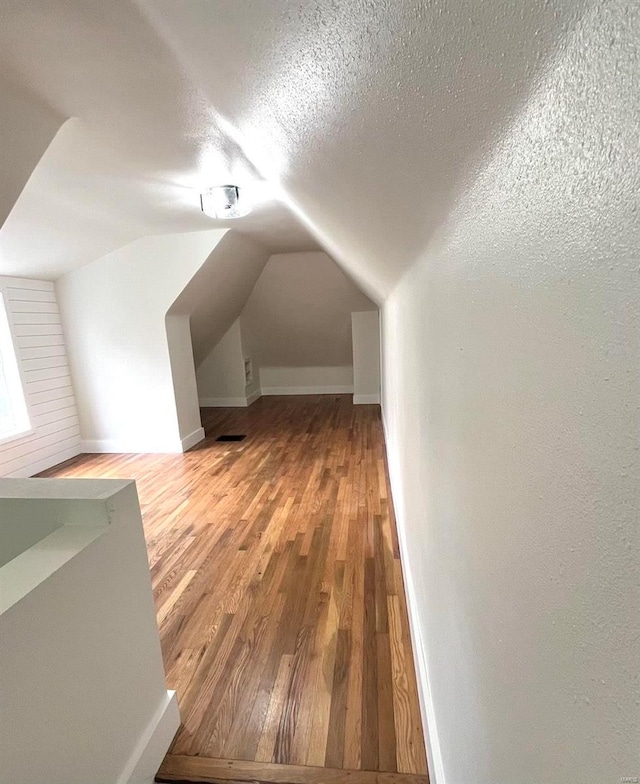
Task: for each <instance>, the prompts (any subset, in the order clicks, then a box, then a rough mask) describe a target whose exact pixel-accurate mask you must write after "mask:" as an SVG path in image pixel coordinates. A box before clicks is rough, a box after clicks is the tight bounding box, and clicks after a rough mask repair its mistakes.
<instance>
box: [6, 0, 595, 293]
mask: <svg viewBox="0 0 640 784" xmlns="http://www.w3.org/2000/svg"><path fill="white" fill-rule="evenodd" d="M583 6H584V4H583V3H582V2H581V0H558V2H555V3H553V4H552V3H548V2H546V0H534V1H533V2H528V3H512V2H507V0H486V1H485V2H482V3H478V2H477V0H457V1H456V2H444V1H442V0H432V1H431V2H424V0H404V1H403V2H396V0H388V1H386V0H382V1H380V2H371V1H370V0H350V1H349V2H347V0H338V1H337V2H336V1H335V0H334V1H331V2H330V1H329V0H318V1H316V2H307V1H305V0H297V1H296V2H293V1H292V0H268V1H267V0H265V1H264V2H248V0H216V1H215V2H212V0H138V2H133V1H132V0H121V1H120V2H117V3H105V2H102V1H101V0H67V1H66V2H62V1H60V2H46V3H45V2H39V1H38V0H5V2H3V3H2V6H1V10H0V65H1V66H2V77H1V78H0V89H2V92H3V96H4V95H5V94H6V95H7V96H8V95H11V96H13V97H14V99H15V97H16V96H18V98H17V99H15V100H14V104H15V103H16V101H17V103H19V104H20V105H21V106H22V105H23V104H24V106H30V107H32V109H31V111H26V110H24V111H18V110H17V109H16V110H13V111H12V112H11V116H10V117H7V116H5V117H3V120H2V126H0V138H1V139H2V144H3V149H2V156H1V158H2V160H0V175H2V176H1V177H0V191H1V192H0V220H2V219H3V218H4V217H5V215H6V213H7V212H8V211H9V208H10V206H11V205H12V204H14V203H15V206H13V209H12V210H11V212H10V213H9V216H8V218H7V220H6V222H5V223H4V226H3V228H2V231H1V232H0V273H4V274H14V275H15V274H17V275H20V274H22V275H29V276H35V277H38V276H39V277H49V278H56V277H58V276H60V275H62V274H64V273H65V272H67V271H69V270H72V269H74V268H76V267H78V266H81V265H83V264H86V263H89V262H91V261H93V260H94V259H96V258H98V257H100V256H102V255H103V254H105V253H107V252H109V251H110V250H113V249H114V248H116V247H119V246H121V245H124V244H126V243H128V242H130V241H132V240H133V239H135V238H137V237H140V236H144V235H148V234H160V233H170V232H173V231H175V232H183V231H201V230H206V229H210V228H215V227H218V226H224V225H226V224H221V223H220V222H215V221H211V219H209V218H207V217H206V216H204V215H202V214H201V213H200V211H199V205H198V192H199V190H200V189H202V188H203V187H205V186H207V185H209V184H212V183H215V182H220V180H224V179H227V178H229V177H232V178H233V179H234V181H236V182H239V183H241V184H242V183H245V182H247V183H249V182H252V181H255V180H257V179H260V180H262V179H266V180H268V181H269V184H270V186H269V187H270V188H271V193H272V195H275V196H278V197H279V198H278V199H276V200H267V201H265V202H264V203H262V204H260V205H259V206H258V207H257V209H256V210H255V211H254V213H253V214H252V215H251V216H249V217H247V218H244V219H242V220H241V221H236V222H235V223H234V224H233V226H234V228H236V229H237V230H239V231H241V232H244V233H247V234H249V235H250V236H251V237H252V240H254V241H257V242H259V243H260V244H262V245H264V246H265V247H266V248H267V249H268V250H270V251H271V252H275V251H287V250H303V249H313V248H318V247H320V246H323V247H325V248H326V249H327V250H328V251H329V252H331V253H332V255H334V257H335V258H336V259H337V260H338V261H339V262H340V263H341V264H342V265H343V266H344V267H345V268H346V270H347V271H348V272H349V273H350V274H351V275H352V276H353V277H354V278H355V279H356V280H357V281H358V282H359V283H360V284H361V285H363V287H364V288H365V290H366V291H367V293H369V294H371V295H373V296H375V297H376V299H377V300H378V301H380V300H381V299H383V298H384V296H385V295H386V294H387V293H388V292H389V291H390V289H391V288H392V286H393V285H394V283H395V281H396V280H397V279H398V278H399V277H400V276H401V275H402V274H403V272H404V271H406V270H407V269H408V268H409V267H410V266H411V265H412V264H413V262H414V261H415V260H416V258H418V257H419V255H420V254H421V253H422V252H423V250H424V248H425V247H426V246H427V245H428V243H429V241H430V239H431V238H432V236H433V234H434V232H435V230H436V229H437V228H438V226H439V225H441V224H442V222H443V221H445V220H446V217H447V215H448V213H449V211H450V210H451V208H452V206H453V205H454V204H455V203H456V200H457V199H458V198H459V197H460V195H461V194H462V193H463V192H464V191H465V190H466V189H467V188H468V187H469V184H470V183H471V182H472V181H473V179H474V177H475V176H476V174H477V172H478V170H479V169H480V168H481V166H482V164H483V161H484V160H485V159H486V157H487V156H488V155H489V154H490V151H491V149H492V146H493V145H494V144H495V143H496V141H497V140H498V139H499V138H500V135H501V133H502V132H503V131H504V130H505V129H506V128H507V127H508V125H509V123H510V122H511V120H512V118H513V116H514V113H515V112H516V111H517V110H518V108H519V107H520V106H521V104H522V102H523V101H524V100H525V99H526V97H527V95H528V94H529V92H530V90H531V89H532V86H533V85H534V84H535V80H536V77H537V75H538V74H539V73H540V71H541V69H542V68H543V66H544V65H545V63H546V62H547V61H548V59H549V58H550V57H552V56H553V54H554V52H555V51H556V50H557V48H558V47H559V46H560V45H561V43H562V38H563V35H564V34H565V32H566V31H567V30H568V29H569V28H570V27H571V26H572V25H573V24H574V22H575V20H576V18H577V17H578V16H579V14H580V13H581V11H582V10H583ZM3 104H4V105H5V106H7V105H8V104H7V103H6V101H5V100H4V97H3ZM14 104H12V106H13V105H14ZM3 114H4V112H3ZM67 118H71V119H67ZM65 119H66V122H64V121H65ZM59 126H61V127H60V130H58V127H59ZM36 128H37V129H38V133H35V129H36ZM56 131H57V135H55V134H56ZM54 137H55V138H54ZM49 139H52V140H53V141H52V143H51V145H50V146H49V147H48V149H47V151H46V152H45V153H44V156H43V157H42V158H41V160H40V163H39V164H38V165H37V166H36V162H37V161H38V159H39V157H40V155H41V154H42V152H43V150H44V148H45V147H46V142H47V141H48V140H49ZM34 167H35V170H33V169H34ZM32 170H33V174H32V175H31V178H30V179H29V181H28V183H27V185H26V187H25V188H24V190H22V193H21V195H20V196H19V198H18V193H19V192H20V188H21V187H22V185H23V184H24V183H25V182H26V181H27V177H28V176H29V174H30V173H31V171H32ZM16 199H17V200H16ZM3 205H9V206H8V208H7V209H5V210H4V214H2V212H1V210H2V207H3Z"/></svg>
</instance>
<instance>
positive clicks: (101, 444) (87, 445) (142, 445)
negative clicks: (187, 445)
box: [80, 438, 184, 454]
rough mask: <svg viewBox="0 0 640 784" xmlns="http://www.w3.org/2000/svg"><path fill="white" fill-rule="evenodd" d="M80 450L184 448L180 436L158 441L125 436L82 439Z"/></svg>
mask: <svg viewBox="0 0 640 784" xmlns="http://www.w3.org/2000/svg"><path fill="white" fill-rule="evenodd" d="M80 451H81V452H86V453H87V454H102V453H108V454H111V453H116V454H174V453H175V452H183V451H184V450H183V448H182V442H181V441H180V439H179V438H176V439H175V440H173V439H172V440H171V441H164V442H156V443H153V442H150V443H149V442H146V441H143V442H140V441H127V439H124V438H107V439H103V440H99V441H91V440H89V441H81V442H80Z"/></svg>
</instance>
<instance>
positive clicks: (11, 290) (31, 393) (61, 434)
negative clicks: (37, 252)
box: [0, 276, 80, 477]
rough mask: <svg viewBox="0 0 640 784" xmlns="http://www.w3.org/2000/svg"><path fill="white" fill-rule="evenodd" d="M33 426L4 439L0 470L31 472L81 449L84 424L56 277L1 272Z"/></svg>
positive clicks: (1, 286) (6, 473) (2, 473)
mask: <svg viewBox="0 0 640 784" xmlns="http://www.w3.org/2000/svg"><path fill="white" fill-rule="evenodd" d="M0 290H2V291H3V293H4V297H5V301H6V304H7V309H8V311H9V318H10V319H11V321H12V326H13V334H14V336H15V344H16V353H17V356H18V361H19V363H20V371H21V373H22V379H23V383H24V389H25V394H26V396H27V403H28V405H29V414H30V419H31V426H32V430H31V432H29V433H27V434H26V435H24V436H22V437H20V438H16V439H13V440H11V441H8V442H6V443H0V476H5V477H6V476H32V475H33V474H35V473H38V472H39V471H44V470H45V469H47V468H50V467H51V466H53V465H56V464H57V463H60V462H62V461H63V460H67V459H68V458H70V457H73V456H74V455H77V454H79V453H80V427H79V422H78V413H77V410H76V401H75V398H74V396H73V388H72V386H71V379H70V377H69V368H68V364H67V356H66V350H65V347H64V339H63V336H62V325H61V323H60V313H59V311H58V305H57V302H56V295H55V288H54V285H53V283H51V282H49V281H42V280H23V279H20V278H6V277H2V276H0Z"/></svg>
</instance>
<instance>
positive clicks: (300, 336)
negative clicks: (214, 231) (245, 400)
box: [241, 252, 376, 394]
mask: <svg viewBox="0 0 640 784" xmlns="http://www.w3.org/2000/svg"><path fill="white" fill-rule="evenodd" d="M375 307H376V306H375V305H374V304H373V303H372V302H371V300H369V298H368V297H366V296H365V295H364V294H363V293H362V292H361V291H360V289H359V288H358V287H357V286H356V285H355V284H354V283H353V282H352V281H351V280H350V279H349V278H348V277H347V276H346V275H345V274H344V272H343V271H342V270H341V269H340V268H339V267H338V266H337V265H336V263H335V262H334V261H333V260H332V259H331V258H330V257H329V256H327V254H326V253H322V252H309V253H286V254H276V255H273V256H271V257H270V258H269V261H268V262H267V264H266V266H265V268H264V271H263V272H262V274H261V275H260V277H259V278H258V281H257V283H256V285H255V287H254V289H253V291H252V292H251V296H250V297H249V299H248V300H247V303H246V305H245V307H244V309H243V311H242V317H241V320H242V335H243V341H244V346H245V352H246V353H247V354H249V355H250V356H251V358H252V360H253V363H254V373H257V370H258V368H259V369H260V383H261V385H262V387H263V393H264V391H265V389H266V388H274V389H275V388H277V389H284V388H289V389H291V390H292V391H293V390H300V389H302V388H306V389H308V391H311V392H312V391H314V389H313V388H315V391H321V389H322V388H327V389H330V390H331V391H333V390H334V388H335V387H340V388H341V389H342V391H350V390H351V387H352V385H353V378H352V374H353V370H352V367H353V349H352V344H351V312H352V311H354V310H366V309H371V308H375ZM296 369H298V370H297V371H296ZM345 387H347V388H349V389H345ZM272 394H278V393H276V392H273V393H272ZM283 394H286V392H283Z"/></svg>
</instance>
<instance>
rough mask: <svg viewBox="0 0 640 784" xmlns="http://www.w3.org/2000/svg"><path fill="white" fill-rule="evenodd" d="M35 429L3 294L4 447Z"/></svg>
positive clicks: (0, 416)
mask: <svg viewBox="0 0 640 784" xmlns="http://www.w3.org/2000/svg"><path fill="white" fill-rule="evenodd" d="M30 429H31V425H30V422H29V412H28V411H27V401H26V400H25V396H24V390H23V388H22V379H21V378H20V369H19V368H18V359H17V357H16V352H15V348H14V345H13V336H12V334H11V327H10V325H9V314H8V313H7V307H6V302H5V298H4V295H3V293H2V291H1V290H0V443H1V442H2V441H7V440H9V439H11V438H15V437H16V436H19V435H21V434H22V433H26V432H28V431H29V430H30Z"/></svg>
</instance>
